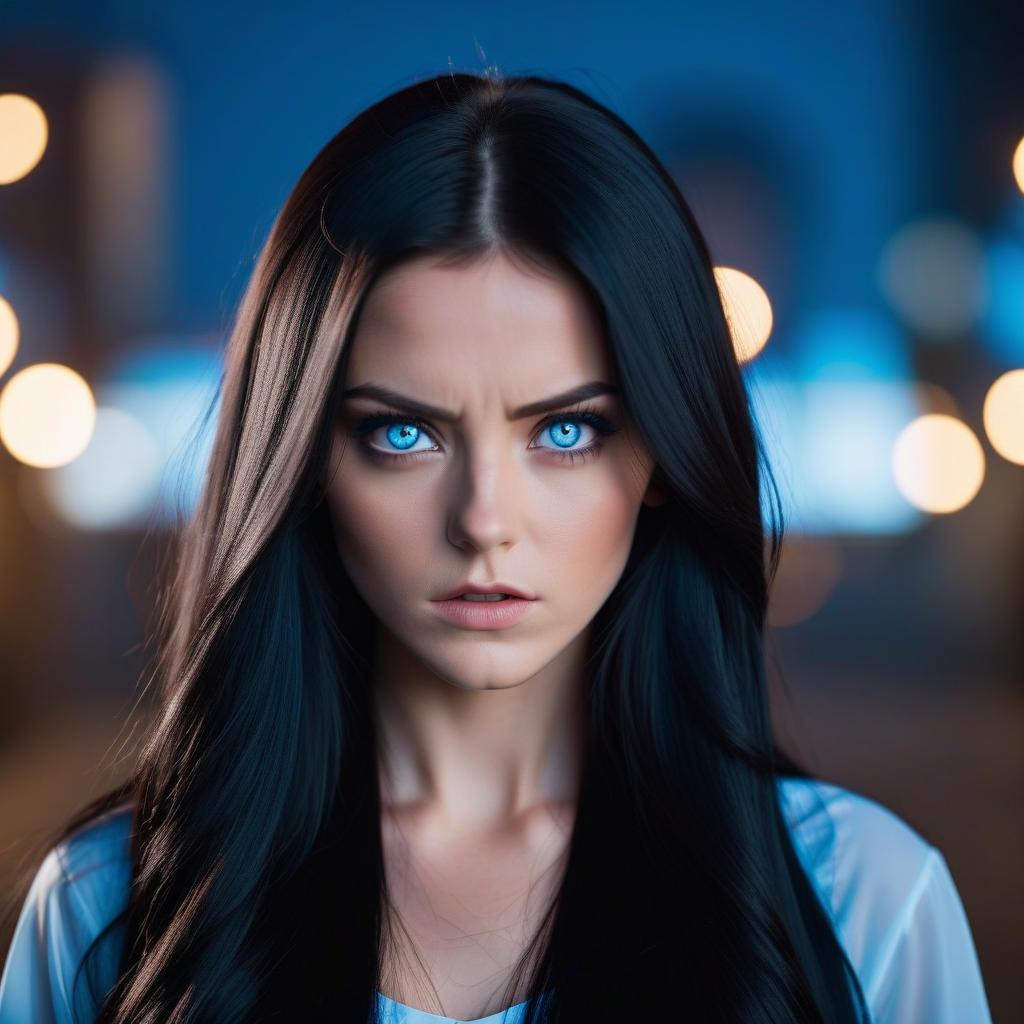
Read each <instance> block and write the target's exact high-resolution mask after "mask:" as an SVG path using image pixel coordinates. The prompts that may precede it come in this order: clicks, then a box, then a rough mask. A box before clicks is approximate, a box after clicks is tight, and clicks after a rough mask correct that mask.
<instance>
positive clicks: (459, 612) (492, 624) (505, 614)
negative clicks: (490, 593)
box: [433, 597, 537, 630]
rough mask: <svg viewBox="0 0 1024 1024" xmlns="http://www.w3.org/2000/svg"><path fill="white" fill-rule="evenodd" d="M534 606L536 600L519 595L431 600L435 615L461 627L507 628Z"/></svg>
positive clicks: (535, 605)
mask: <svg viewBox="0 0 1024 1024" xmlns="http://www.w3.org/2000/svg"><path fill="white" fill-rule="evenodd" d="M536 607H537V601H536V600H526V599H525V598H521V597H509V598H507V599H506V600H504V601H464V600H463V599H462V598H461V597H453V598H448V599H446V600H444V601H434V602H433V608H434V609H435V612H436V614H437V615H439V616H440V617H441V618H442V619H445V620H446V621H447V622H448V623H450V624H451V625H453V626H458V627H460V628H462V629H485V630H491V629H507V628H508V627H510V626H514V625H515V624H516V623H517V622H519V621H520V620H521V619H522V618H523V617H524V616H526V615H527V614H528V613H529V612H531V611H532V610H533V609H534V608H536Z"/></svg>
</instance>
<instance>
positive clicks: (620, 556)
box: [541, 467, 640, 607]
mask: <svg viewBox="0 0 1024 1024" xmlns="http://www.w3.org/2000/svg"><path fill="white" fill-rule="evenodd" d="M639 511H640V509H639V499H638V498H634V495H633V493H632V490H631V488H629V487H628V486H627V484H625V483H624V481H623V479H622V476H621V473H619V472H618V470H617V468H614V467H613V468H611V471H609V472H605V473H599V474H598V473H595V474H593V477H592V479H590V480H588V481H587V487H586V488H585V489H584V490H582V491H581V490H579V489H576V490H575V491H574V492H573V493H572V495H571V497H569V496H567V497H566V498H565V500H561V501H552V502H551V504H550V505H549V506H548V507H547V508H546V509H545V510H544V511H543V512H542V516H543V519H542V523H543V525H542V527H541V532H542V534H543V537H544V540H543V544H542V546H543V548H544V552H543V564H544V565H545V576H546V577H547V579H548V580H549V582H550V583H551V584H552V585H553V586H554V587H555V588H556V589H557V591H558V593H559V595H560V596H561V597H562V599H563V600H566V601H569V602H572V603H575V604H576V605H578V606H587V607H589V606H590V605H591V604H593V603H594V602H595V601H596V602H597V604H598V605H600V604H601V603H603V601H604V598H605V597H607V595H608V594H609V593H611V590H612V589H613V588H614V586H615V583H616V582H617V581H618V579H619V576H620V575H621V572H622V569H623V567H624V566H625V564H626V560H627V558H628V557H629V551H630V548H631V546H632V543H633V534H634V532H635V529H636V520H637V515H638V514H639Z"/></svg>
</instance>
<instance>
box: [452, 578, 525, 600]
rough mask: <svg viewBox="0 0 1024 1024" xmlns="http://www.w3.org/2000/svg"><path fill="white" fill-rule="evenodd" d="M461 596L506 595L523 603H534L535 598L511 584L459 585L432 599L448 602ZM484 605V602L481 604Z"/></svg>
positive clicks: (467, 583)
mask: <svg viewBox="0 0 1024 1024" xmlns="http://www.w3.org/2000/svg"><path fill="white" fill-rule="evenodd" d="M462 594H508V595H509V597H518V598H521V599H522V600H524V601H534V600H536V597H535V596H534V595H533V594H531V593H529V592H528V591H526V590H523V589H522V588H520V587H516V586H513V584H511V583H469V582H466V583H460V584H459V585H458V586H457V587H453V588H452V589H451V590H449V591H447V593H445V594H442V595H441V597H436V598H434V600H435V601H450V600H452V599H453V598H457V597H459V596H460V595H462ZM481 603H484V602H481Z"/></svg>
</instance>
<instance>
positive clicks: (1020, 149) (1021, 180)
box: [1013, 138, 1024, 192]
mask: <svg viewBox="0 0 1024 1024" xmlns="http://www.w3.org/2000/svg"><path fill="white" fill-rule="evenodd" d="M1013 176H1014V178H1015V179H1016V181H1017V188H1019V189H1020V190H1021V192H1024V138H1022V139H1021V140H1020V142H1018V143H1017V148H1016V149H1015V150H1014V152H1013Z"/></svg>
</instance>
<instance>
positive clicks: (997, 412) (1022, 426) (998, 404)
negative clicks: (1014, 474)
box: [982, 369, 1024, 466]
mask: <svg viewBox="0 0 1024 1024" xmlns="http://www.w3.org/2000/svg"><path fill="white" fill-rule="evenodd" d="M982 418H983V421H984V424H985V433H986V434H987V435H988V439H989V442H990V443H991V445H992V447H993V448H995V450H996V451H997V452H999V454H1000V455H1002V457H1003V458H1004V459H1006V460H1008V461H1009V462H1015V463H1017V464H1018V465H1021V466H1024V369H1021V370H1010V371H1009V372H1008V373H1004V374H1003V375H1002V376H1001V377H999V378H998V379H997V380H996V381H995V383H994V384H993V385H992V387H990V388H989V389H988V394H987V395H985V404H984V407H983V409H982Z"/></svg>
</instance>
